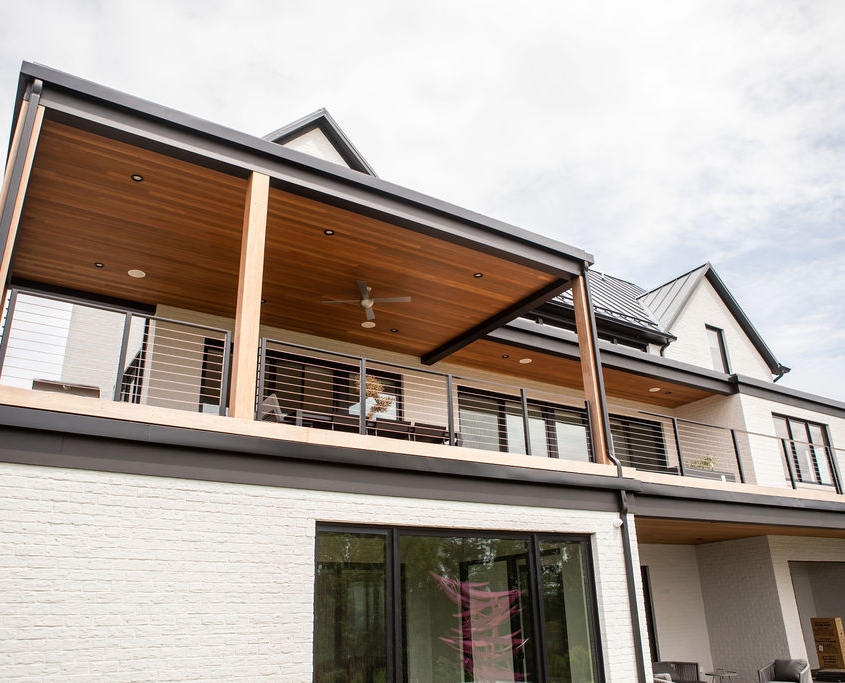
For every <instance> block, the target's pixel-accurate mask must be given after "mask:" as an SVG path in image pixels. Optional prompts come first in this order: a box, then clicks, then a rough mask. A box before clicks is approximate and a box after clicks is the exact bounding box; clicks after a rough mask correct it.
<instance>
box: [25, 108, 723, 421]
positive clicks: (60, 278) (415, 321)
mask: <svg viewBox="0 0 845 683" xmlns="http://www.w3.org/2000/svg"><path fill="white" fill-rule="evenodd" d="M133 176H140V177H141V178H143V180H142V181H140V182H139V181H136V180H133ZM246 187H247V182H246V180H245V179H243V178H239V177H235V176H232V175H227V174H224V173H221V172H218V171H214V170H210V169H208V168H204V167H201V166H198V165H195V164H192V163H188V162H186V161H182V160H179V159H175V158H172V157H169V156H165V155H162V154H159V153H156V152H153V151H150V150H148V149H144V148H141V147H136V146H132V145H130V144H127V143H125V142H120V141H117V140H113V139H110V138H106V137H102V136H99V135H96V134H94V133H91V132H88V131H84V130H79V129H76V128H73V127H70V126H67V125H65V124H62V123H57V122H55V121H50V120H46V121H45V123H44V126H43V129H42V133H41V137H40V140H39V144H38V151H37V154H36V158H35V164H34V166H33V171H32V176H31V179H30V182H29V188H28V193H27V200H26V205H25V208H24V213H23V217H22V221H21V227H20V230H19V236H18V242H17V247H16V252H15V258H14V263H13V270H12V276H13V278H16V279H18V280H27V281H33V282H38V283H43V284H46V285H52V286H57V287H62V288H67V289H73V290H79V291H81V292H87V293H91V294H94V295H98V296H107V297H116V298H121V299H126V300H129V301H136V302H139V303H145V304H149V305H167V306H175V307H179V308H184V309H189V310H194V311H199V312H203V313H210V314H214V315H219V316H223V317H226V318H233V317H234V313H235V297H236V293H237V288H238V266H239V255H240V246H241V227H242V223H243V206H244V197H245V193H246ZM328 233H330V234H328ZM96 264H102V266H101V267H98V266H97V265H96ZM131 269H138V270H142V271H144V272H145V273H146V277H144V278H143V279H135V278H132V277H129V276H128V274H127V273H128V271H129V270H131ZM479 275H480V277H479ZM357 280H364V281H366V282H367V284H368V285H369V286H370V287H371V288H372V296H374V297H400V296H410V297H411V302H410V303H384V304H376V306H375V308H374V311H375V315H376V317H375V322H376V326H375V327H374V328H371V329H365V328H363V327H362V326H361V323H362V322H363V321H364V320H365V312H364V310H363V309H362V308H361V307H360V306H359V305H357V304H356V303H352V304H336V305H325V304H324V303H323V301H326V300H342V299H353V300H355V299H358V298H359V292H358V287H357V285H356V281H357ZM554 280H555V276H554V275H552V274H549V273H546V272H543V271H542V270H540V269H537V268H534V267H531V266H528V265H523V264H520V263H516V262H514V261H512V260H508V259H504V258H499V257H496V256H493V255H490V254H486V253H484V252H482V251H479V250H475V249H472V248H469V247H467V246H463V245H459V244H454V243H449V242H444V241H442V240H439V239H437V238H434V237H430V236H427V235H424V234H421V233H418V232H414V231H412V230H409V229H405V228H402V227H399V226H397V225H393V224H390V223H387V222H384V221H380V220H376V219H374V218H371V217H368V216H364V215H361V214H357V213H354V212H352V211H349V210H345V209H342V208H338V207H335V206H331V205H328V204H325V203H320V202H318V201H315V200H313V199H307V198H304V197H300V196H297V195H294V194H291V193H289V192H286V191H284V190H282V189H279V188H271V191H270V200H269V210H268V222H267V241H266V252H265V264H264V283H263V292H262V296H263V298H264V299H265V303H264V304H263V306H262V323H263V324H265V325H268V326H272V327H275V328H279V329H281V330H293V331H296V332H301V333H306V334H312V335H315V336H319V337H325V338H329V339H336V340H343V341H349V342H353V343H357V344H361V345H364V346H369V347H376V348H380V349H385V350H389V351H394V352H399V353H403V354H410V355H412V356H417V357H420V356H422V355H424V354H425V353H426V352H428V351H431V350H432V349H434V348H437V347H438V346H440V345H441V344H443V343H445V342H448V341H449V340H451V339H453V338H454V337H456V336H458V335H460V334H462V333H464V332H465V331H467V330H469V329H471V328H472V327H473V326H475V325H477V324H479V323H481V322H483V321H484V320H486V319H487V318H489V317H490V316H491V315H493V314H494V313H498V312H500V311H502V310H505V309H506V308H508V307H509V306H510V305H512V304H513V303H515V302H517V301H520V300H522V299H524V298H526V297H528V296H530V295H532V294H533V293H535V292H537V291H538V290H540V289H542V288H543V287H546V286H547V285H549V284H550V283H552V282H554ZM504 356H509V358H505V357H504ZM533 356H534V357H533V361H534V362H533V363H532V364H530V365H526V364H520V363H519V362H518V361H519V359H520V358H523V357H525V354H524V353H522V352H521V351H520V350H518V349H513V348H510V347H507V346H504V345H501V344H498V343H495V342H490V341H478V342H476V343H475V344H473V345H472V346H471V347H469V348H467V349H465V350H463V351H461V352H459V353H458V354H456V355H454V356H452V357H451V358H450V361H451V362H454V363H458V364H463V365H467V366H470V367H477V368H481V369H485V370H495V371H501V372H504V373H506V374H509V375H514V376H517V377H528V378H531V379H537V380H540V381H549V379H551V380H552V381H553V382H555V383H560V384H562V385H565V386H569V387H574V388H580V387H581V371H580V366H579V364H578V362H577V361H566V360H562V359H559V358H555V357H551V356H542V355H541V354H539V353H535V354H533ZM605 379H606V383H607V391H608V394H609V395H611V396H616V397H620V398H632V399H635V400H643V399H644V398H647V399H649V402H651V403H656V404H658V405H661V406H664V407H674V406H677V405H680V404H682V403H686V402H689V401H692V400H697V399H698V398H702V397H703V396H705V395H707V394H706V393H705V392H702V391H699V390H694V389H688V388H684V387H681V386H671V387H668V386H667V387H664V388H663V391H662V392H661V394H660V395H659V396H655V395H653V394H651V395H646V394H647V389H648V387H650V386H652V385H653V384H654V382H653V380H649V379H647V378H639V377H635V376H632V375H628V374H625V373H617V372H614V371H606V372H605ZM646 385H647V386H646ZM666 392H669V393H666Z"/></svg>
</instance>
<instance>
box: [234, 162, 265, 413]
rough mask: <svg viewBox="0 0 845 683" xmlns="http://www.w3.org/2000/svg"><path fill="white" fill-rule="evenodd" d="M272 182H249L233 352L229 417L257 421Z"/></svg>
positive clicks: (258, 177) (254, 178)
mask: <svg viewBox="0 0 845 683" xmlns="http://www.w3.org/2000/svg"><path fill="white" fill-rule="evenodd" d="M269 194H270V178H269V176H266V175H264V174H262V173H253V174H252V175H251V176H250V178H249V184H248V185H247V191H246V202H245V206H244V227H243V234H242V236H241V269H240V275H239V276H238V308H237V313H236V314H235V334H234V346H233V350H232V382H231V384H230V386H229V415H230V416H232V417H243V418H246V419H250V420H251V419H253V418H254V417H255V386H256V376H257V373H258V344H259V337H260V332H259V327H260V324H261V285H262V281H263V279H264V238H265V232H266V229H267V203H268V198H269Z"/></svg>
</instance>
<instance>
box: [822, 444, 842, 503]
mask: <svg viewBox="0 0 845 683" xmlns="http://www.w3.org/2000/svg"><path fill="white" fill-rule="evenodd" d="M824 452H825V455H826V456H827V461H828V463H830V470H831V472H832V473H833V487H834V489H836V492H837V493H842V475H841V474H840V473H839V465H838V464H837V462H836V451H835V450H834V449H833V448H832V447H830V446H825V447H824Z"/></svg>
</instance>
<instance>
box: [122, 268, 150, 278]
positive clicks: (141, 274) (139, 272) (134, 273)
mask: <svg viewBox="0 0 845 683" xmlns="http://www.w3.org/2000/svg"><path fill="white" fill-rule="evenodd" d="M126 274H127V275H128V276H129V277H134V278H136V279H138V280H140V279H141V278H145V277H147V274H146V273H145V272H144V271H143V270H139V269H138V268H133V269H132V270H129V271H127V273H126Z"/></svg>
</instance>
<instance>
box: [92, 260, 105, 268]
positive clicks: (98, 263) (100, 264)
mask: <svg viewBox="0 0 845 683" xmlns="http://www.w3.org/2000/svg"><path fill="white" fill-rule="evenodd" d="M94 267H95V268H105V267H106V264H105V263H100V262H99V261H97V262H96V263H95V264H94Z"/></svg>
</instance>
